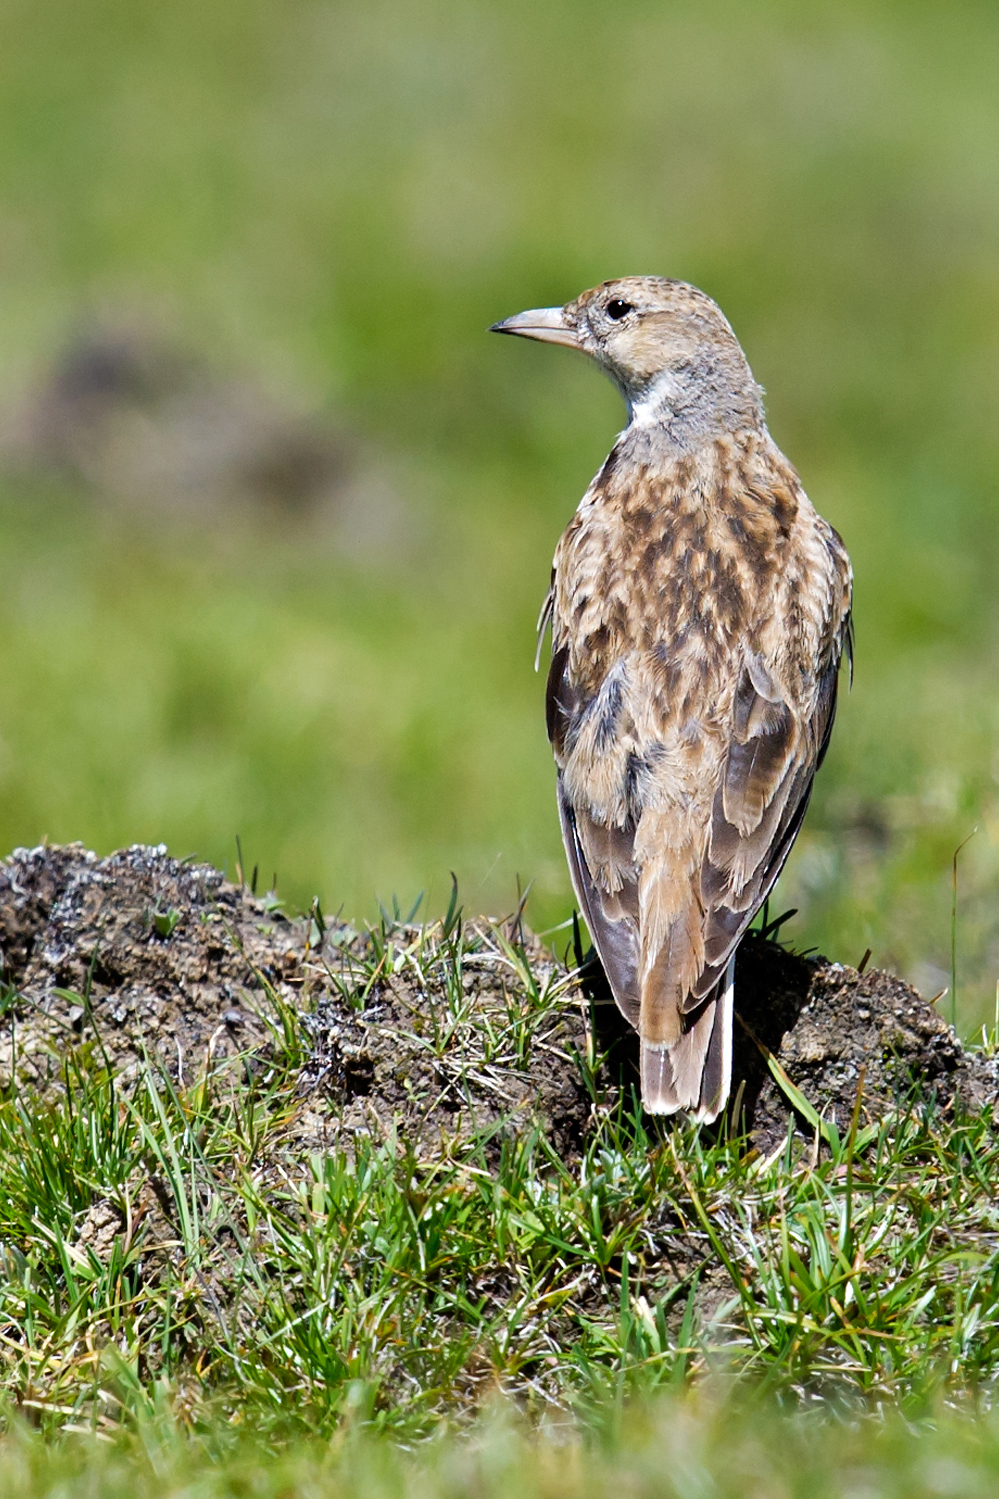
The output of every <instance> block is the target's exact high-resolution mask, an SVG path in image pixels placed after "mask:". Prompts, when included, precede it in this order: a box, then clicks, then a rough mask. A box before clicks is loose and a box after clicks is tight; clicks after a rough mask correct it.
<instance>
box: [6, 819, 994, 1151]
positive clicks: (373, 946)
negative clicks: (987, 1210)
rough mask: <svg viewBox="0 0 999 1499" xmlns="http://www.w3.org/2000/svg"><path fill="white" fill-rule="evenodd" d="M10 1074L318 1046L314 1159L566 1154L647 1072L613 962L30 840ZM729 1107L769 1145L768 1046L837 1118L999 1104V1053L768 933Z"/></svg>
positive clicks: (779, 1104) (128, 1072)
mask: <svg viewBox="0 0 999 1499" xmlns="http://www.w3.org/2000/svg"><path fill="white" fill-rule="evenodd" d="M0 957H2V965H3V966H2V971H0V977H2V981H3V985H4V991H5V997H4V1001H3V1012H2V1015H0V1086H4V1087H7V1086H10V1084H11V1082H12V1081H13V1079H14V1077H15V1075H16V1078H17V1080H18V1082H19V1084H20V1085H21V1086H22V1087H25V1086H26V1087H29V1088H32V1089H37V1090H40V1091H42V1092H44V1091H46V1090H51V1089H54V1088H60V1087H62V1086H63V1085H64V1081H65V1078H66V1076H67V1072H66V1063H67V1060H68V1059H70V1058H72V1056H73V1055H74V1053H75V1052H76V1051H77V1049H78V1048H88V1049H89V1051H90V1052H91V1053H93V1052H94V1051H97V1052H98V1054H99V1055H101V1056H103V1058H104V1060H105V1061H106V1063H107V1065H108V1066H109V1067H110V1068H112V1069H113V1070H114V1071H115V1073H116V1074H117V1075H118V1076H119V1077H120V1078H121V1080H122V1085H123V1086H127V1085H128V1080H129V1078H130V1077H132V1076H134V1075H135V1073H136V1072H137V1070H138V1069H139V1068H140V1067H142V1066H143V1065H145V1063H146V1061H147V1060H150V1061H152V1062H154V1063H155V1064H156V1065H158V1066H160V1067H161V1068H163V1069H165V1071H166V1072H167V1073H168V1074H169V1075H170V1076H171V1077H172V1078H173V1079H174V1080H176V1081H179V1082H180V1083H182V1084H189V1083H191V1082H192V1081H194V1080H195V1078H196V1077H197V1076H199V1075H200V1072H199V1069H201V1070H203V1069H205V1068H206V1067H207V1068H211V1067H214V1066H215V1065H216V1064H222V1063H223V1062H225V1061H226V1060H227V1059H228V1060H230V1061H232V1062H234V1063H235V1064H236V1065H237V1066H242V1067H243V1068H248V1069H250V1070H253V1069H255V1068H259V1067H260V1066H261V1065H264V1064H266V1061H267V1058H268V1055H269V1049H270V1048H271V1047H272V1046H273V1045H274V1042H275V1038H276V1037H277V1036H279V1035H280V1034H282V1033H283V1028H286V1027H287V1026H288V1025H289V1024H290V1025H292V1026H293V1027H295V1028H296V1030H297V1032H298V1035H299V1037H300V1042H301V1050H302V1057H303V1062H302V1067H301V1076H300V1092H301V1101H302V1107H301V1111H300V1113H299V1116H298V1118H297V1120H296V1121H295V1123H294V1129H295V1131H296V1133H297V1136H298V1138H299V1139H300V1142H301V1147H302V1149H306V1148H309V1149H315V1148H322V1147H323V1146H329V1145H332V1144H334V1143H335V1142H336V1141H341V1142H343V1143H349V1142H350V1140H351V1139H352V1138H353V1137H355V1136H357V1135H358V1134H363V1135H369V1136H370V1135H374V1136H377V1137H383V1138H387V1137H389V1136H390V1135H391V1134H392V1133H393V1132H394V1133H395V1134H396V1136H397V1138H398V1139H399V1140H400V1142H405V1143H407V1144H409V1145H411V1146H412V1147H413V1148H414V1149H415V1150H417V1151H418V1153H420V1154H424V1153H431V1152H433V1151H435V1150H439V1149H440V1148H442V1146H443V1147H447V1148H450V1147H451V1146H453V1144H454V1143H455V1142H456V1141H458V1140H460V1139H462V1138H465V1139H467V1138H469V1137H470V1136H472V1135H473V1134H474V1135H477V1136H479V1137H480V1138H481V1137H483V1136H486V1137H487V1138H488V1137H490V1136H498V1135H500V1134H502V1133H506V1132H509V1131H512V1130H519V1129H526V1128H530V1127H538V1128H540V1129H541V1130H543V1131H544V1133H545V1134H546V1135H547V1137H548V1139H549V1141H550V1143H551V1146H552V1147H553V1149H554V1150H555V1151H556V1152H557V1153H558V1154H559V1155H560V1156H562V1157H563V1158H564V1159H572V1158H573V1157H574V1156H575V1155H577V1154H578V1153H579V1151H580V1150H581V1149H582V1148H583V1146H584V1144H585V1141H586V1138H587V1134H588V1131H590V1130H591V1129H592V1127H593V1122H594V1120H595V1118H596V1117H597V1116H598V1114H599V1112H600V1111H601V1110H606V1109H607V1108H610V1107H613V1106H614V1104H615V1102H616V1099H617V1096H618V1090H619V1089H621V1088H622V1087H623V1088H625V1089H630V1088H631V1087H632V1086H633V1082H634V1078H635V1071H634V1066H635V1054H636V1047H635V1045H634V1039H633V1037H632V1036H631V1034H630V1033H629V1032H628V1031H627V1028H626V1027H625V1026H624V1025H623V1022H620V1021H619V1019H618V1016H617V1011H616V1009H615V1007H614V1006H613V1003H612V1002H611V1001H610V999H609V995H608V993H607V990H606V986H605V984H604V982H603V979H602V975H601V974H600V972H599V970H598V969H596V968H595V967H593V966H592V964H591V965H584V966H583V969H582V972H581V974H575V973H573V972H571V971H568V970H567V969H566V968H565V967H563V966H562V965H561V964H560V963H558V962H557V961H556V959H555V958H554V957H553V955H552V954H551V953H550V952H549V951H548V949H547V948H545V947H544V946H543V945H542V944H541V943H540V942H538V941H537V939H535V938H533V937H531V936H530V935H529V934H527V933H525V932H524V931H523V930H522V928H521V927H520V925H519V923H518V922H516V921H514V922H513V923H507V924H504V923H495V922H489V921H485V920H476V921H469V922H463V921H462V919H461V916H460V913H452V917H451V920H450V922H446V923H443V924H440V923H438V924H433V925H430V926H428V927H426V928H420V927H416V926H406V925H396V926H387V927H386V926H383V927H382V928H380V929H379V930H377V931H370V932H358V931H356V930H354V929H353V928H352V927H349V926H345V925H343V924H340V923H332V924H326V923H324V922H322V921H321V918H319V917H318V916H317V914H313V915H312V916H309V917H303V918H299V919H289V918H288V917H287V916H286V915H285V914H284V913H282V912H281V911H280V909H279V908H278V907H277V906H276V904H275V902H274V901H273V900H268V899H264V900H261V899H258V898H256V897H255V896H253V895H252V894H251V893H250V891H248V890H247V889H246V888H243V887H240V886H237V885H234V884H232V883H230V882H228V881H227V880H226V879H225V878H224V877H223V876H222V874H220V873H219V871H217V870H215V869H212V868H211V867H209V866H207V865H203V864H194V863H189V862H187V861H180V860H176V859H173V858H170V857H169V855H168V854H167V851H166V849H165V848H164V847H162V846H160V847H157V848H147V847H141V846H136V847H133V848H130V849H126V850H123V851H121V852H118V853H115V854H112V855H110V856H109V857H108V858H105V859H99V858H97V856H96V855H94V854H93V853H90V852H88V851H87V850H86V849H84V848H83V847H82V845H77V844H74V845H69V846H67V847H61V848H56V847H47V846H46V847H40V848H36V849H31V850H25V849H18V850H16V851H15V852H14V853H13V854H12V855H11V856H10V857H9V858H8V859H6V860H4V861H3V862H2V863H0ZM736 1006H737V1012H738V1024H737V1028H736V1036H735V1045H734V1053H735V1066H734V1082H733V1100H734V1101H736V1102H737V1104H738V1107H739V1108H740V1110H741V1111H742V1119H743V1122H744V1124H745V1126H746V1127H747V1128H748V1130H749V1131H750V1132H751V1136H752V1143H753V1145H754V1146H755V1147H756V1148H757V1149H758V1150H760V1151H765V1152H768V1153H769V1152H771V1151H773V1150H774V1149H776V1148H779V1146H780V1144H781V1142H782V1141H784V1140H785V1139H786V1137H787V1132H788V1123H789V1119H790V1118H792V1117H794V1118H795V1119H796V1123H797V1124H798V1125H799V1126H800V1130H801V1133H802V1137H803V1138H804V1137H809V1138H810V1137H811V1135H812V1134H813V1127H812V1125H811V1124H810V1123H809V1121H808V1119H807V1118H804V1117H802V1116H801V1115H800V1114H795V1110H794V1109H793V1107H792V1105H791V1103H790V1102H789V1100H788V1097H787V1096H786V1091H785V1090H784V1089H782V1088H781V1086H780V1085H779V1083H778V1081H777V1080H776V1079H775V1076H774V1069H773V1068H772V1066H771V1064H770V1061H769V1059H768V1054H769V1055H771V1056H773V1057H775V1058H776V1059H777V1061H778V1063H779V1067H780V1068H782V1069H783V1070H784V1072H785V1073H786V1074H787V1076H788V1077H789V1078H790V1079H791V1081H792V1083H793V1084H794V1085H795V1086H796V1087H797V1088H798V1089H800V1090H801V1092H802V1093H803V1094H804V1095H805V1098H806V1099H807V1100H808V1101H809V1102H810V1103H811V1105H812V1106H813V1107H814V1109H815V1110H817V1111H818V1113H819V1114H821V1115H823V1116H825V1117H826V1118H829V1119H832V1120H833V1121H834V1122H835V1123H836V1124H837V1126H838V1128H839V1129H840V1130H841V1131H843V1130H844V1129H845V1128H847V1127H848V1125H849V1122H850V1119H851V1117H852V1114H853V1110H854V1107H855V1103H856V1100H857V1097H858V1089H859V1090H860V1110H861V1114H860V1117H861V1120H862V1122H864V1123H869V1122H872V1121H873V1120H876V1119H878V1118H880V1117H882V1116H883V1115H884V1114H885V1113H887V1112H889V1111H891V1110H893V1109H898V1108H900V1107H904V1106H905V1105H906V1103H907V1101H908V1100H909V1099H910V1098H911V1096H912V1095H913V1092H914V1090H916V1091H917V1092H918V1093H919V1095H920V1096H921V1097H924V1098H925V1097H926V1096H927V1095H934V1096H935V1098H936V1100H937V1103H938V1105H940V1106H942V1107H947V1108H949V1107H951V1106H953V1105H954V1104H955V1103H956V1102H958V1101H960V1103H961V1104H962V1105H963V1106H964V1107H965V1108H967V1109H971V1110H975V1111H978V1110H981V1109H983V1108H992V1107H993V1106H994V1104H995V1100H996V1094H997V1066H996V1062H995V1061H994V1060H993V1059H991V1058H988V1057H986V1056H984V1055H982V1054H980V1053H976V1052H969V1051H966V1050H964V1049H963V1048H962V1046H961V1044H960V1042H959V1041H958V1039H957V1038H956V1036H955V1034H954V1032H953V1031H952V1029H951V1028H950V1027H949V1026H948V1025H947V1024H946V1023H945V1022H944V1020H943V1019H942V1018H941V1017H940V1016H939V1015H938V1014H937V1012H936V1011H935V1009H934V1008H933V1006H932V1004H930V1003H928V1002H927V1001H926V1000H924V999H923V998H922V997H921V996H920V995H919V994H918V993H917V992H916V991H915V990H914V989H913V988H911V987H910V986H909V985H907V984H905V983H903V982H902V981H901V980H900V979H898V978H896V977H894V976H893V975H891V974H889V973H885V972H881V971H878V970H868V971H867V972H865V973H863V974H861V973H858V972H857V971H856V970H855V969H852V968H847V967H844V966H843V965H842V964H839V963H830V962H828V961H827V960H826V959H824V958H803V957H799V956H797V955H795V954H793V953H791V952H789V951H788V950H786V949H785V948H783V947H781V946H779V945H777V944H776V943H774V942H772V941H767V940H764V939H763V938H761V937H759V936H750V937H749V938H747V939H746V940H745V941H744V943H743V946H742V948H741V950H740V954H739V962H738V970H737V981H736Z"/></svg>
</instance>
